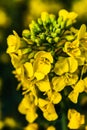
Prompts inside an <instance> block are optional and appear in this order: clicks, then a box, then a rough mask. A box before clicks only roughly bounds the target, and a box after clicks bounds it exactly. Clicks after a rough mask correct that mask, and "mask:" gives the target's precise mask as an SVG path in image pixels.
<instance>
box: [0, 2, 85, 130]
mask: <svg viewBox="0 0 87 130" xmlns="http://www.w3.org/2000/svg"><path fill="white" fill-rule="evenodd" d="M62 8H64V9H67V10H68V11H75V12H77V13H78V21H77V23H76V27H77V28H79V27H80V25H81V24H83V23H85V24H86V25H87V0H0V125H1V126H2V127H3V125H4V124H5V127H3V129H6V130H7V129H13V127H14V126H15V127H16V130H17V129H20V128H19V126H21V128H22V126H25V125H26V124H27V122H26V121H25V117H24V116H23V115H21V114H20V113H19V112H18V110H17V107H18V104H19V102H20V101H21V99H22V95H21V91H16V86H17V84H18V82H17V80H16V79H15V78H14V75H13V74H12V70H13V69H14V68H13V66H12V64H11V62H10V57H9V56H8V55H7V54H6V49H7V41H6V39H7V36H8V35H10V34H12V30H15V31H16V32H17V33H18V34H19V36H21V33H22V30H23V29H25V28H26V29H27V28H28V25H29V23H30V22H31V20H32V19H36V18H37V17H40V14H41V12H42V11H47V12H49V13H54V14H55V15H58V11H59V10H60V9H62ZM86 106H87V100H86V101H85V103H84V105H83V106H82V107H83V109H84V111H85V112H86V114H87V111H86ZM6 119H8V120H10V122H11V121H13V126H12V124H9V121H7V120H6ZM15 123H17V126H16V124H15ZM1 126H0V127H1ZM9 126H10V127H11V128H10V127H9ZM2 127H1V129H2Z"/></svg>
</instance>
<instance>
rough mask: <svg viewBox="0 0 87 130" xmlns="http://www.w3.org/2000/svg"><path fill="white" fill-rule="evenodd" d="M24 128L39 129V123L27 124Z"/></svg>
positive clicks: (29, 129)
mask: <svg viewBox="0 0 87 130" xmlns="http://www.w3.org/2000/svg"><path fill="white" fill-rule="evenodd" d="M23 130H39V128H38V124H37V123H31V124H29V125H27V126H26V127H25V128H24V129H23Z"/></svg>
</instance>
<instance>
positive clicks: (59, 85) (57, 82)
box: [52, 76, 66, 92]
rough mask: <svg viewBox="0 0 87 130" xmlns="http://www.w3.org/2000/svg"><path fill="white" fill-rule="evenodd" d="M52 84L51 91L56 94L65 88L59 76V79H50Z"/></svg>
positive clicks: (64, 83)
mask: <svg viewBox="0 0 87 130" xmlns="http://www.w3.org/2000/svg"><path fill="white" fill-rule="evenodd" d="M52 83H53V89H54V90H55V91H56V92H60V91H62V90H63V89H64V88H65V86H66V82H65V78H64V77H63V76H61V77H54V78H53V79H52Z"/></svg>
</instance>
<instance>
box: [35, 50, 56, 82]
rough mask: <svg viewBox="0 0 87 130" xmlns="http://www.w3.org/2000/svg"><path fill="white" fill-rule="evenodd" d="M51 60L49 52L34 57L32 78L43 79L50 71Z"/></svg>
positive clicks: (42, 52) (39, 53)
mask: <svg viewBox="0 0 87 130" xmlns="http://www.w3.org/2000/svg"><path fill="white" fill-rule="evenodd" d="M52 62H53V58H52V55H51V53H50V52H45V51H41V52H38V53H37V54H36V55H35V61H34V65H33V68H34V76H35V77H36V78H37V80H41V79H43V78H44V77H45V76H46V75H47V74H48V73H49V72H50V70H51V63H52Z"/></svg>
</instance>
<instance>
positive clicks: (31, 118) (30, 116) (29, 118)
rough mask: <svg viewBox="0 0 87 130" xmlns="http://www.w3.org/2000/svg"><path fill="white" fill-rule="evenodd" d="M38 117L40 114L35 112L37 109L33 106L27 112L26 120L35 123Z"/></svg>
mask: <svg viewBox="0 0 87 130" xmlns="http://www.w3.org/2000/svg"><path fill="white" fill-rule="evenodd" d="M37 117H38V114H37V113H36V112H35V110H34V109H33V108H32V107H31V109H29V110H28V111H27V113H26V120H27V121H28V122H29V123H33V122H34V121H35V120H36V118H37Z"/></svg>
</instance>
